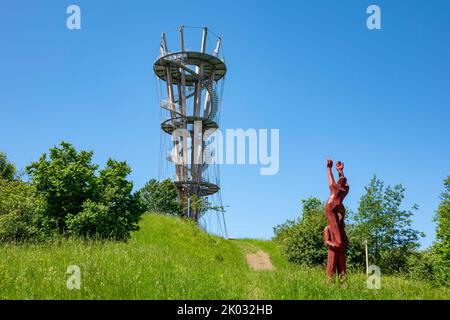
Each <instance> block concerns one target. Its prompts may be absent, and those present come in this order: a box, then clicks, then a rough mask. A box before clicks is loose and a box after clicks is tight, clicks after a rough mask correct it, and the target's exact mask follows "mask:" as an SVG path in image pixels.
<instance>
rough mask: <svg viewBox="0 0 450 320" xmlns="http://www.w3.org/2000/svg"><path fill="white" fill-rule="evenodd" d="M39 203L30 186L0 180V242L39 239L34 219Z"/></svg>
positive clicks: (18, 182) (39, 200) (33, 189)
mask: <svg viewBox="0 0 450 320" xmlns="http://www.w3.org/2000/svg"><path fill="white" fill-rule="evenodd" d="M41 201H42V199H40V198H39V197H38V196H37V195H36V190H35V188H34V187H33V186H31V185H30V184H28V183H25V182H22V181H8V180H4V179H0V242H7V241H23V240H30V239H32V238H36V237H39V235H40V232H39V229H38V228H37V226H36V224H35V217H36V212H37V209H38V207H39V204H40V202H41Z"/></svg>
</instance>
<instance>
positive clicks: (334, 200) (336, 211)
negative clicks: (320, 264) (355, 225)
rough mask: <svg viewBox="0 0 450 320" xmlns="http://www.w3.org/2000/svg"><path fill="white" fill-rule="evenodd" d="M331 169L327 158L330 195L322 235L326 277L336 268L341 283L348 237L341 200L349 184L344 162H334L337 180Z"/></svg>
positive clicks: (344, 268)
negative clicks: (326, 250) (326, 257)
mask: <svg viewBox="0 0 450 320" xmlns="http://www.w3.org/2000/svg"><path fill="white" fill-rule="evenodd" d="M332 169H333V161H332V160H330V159H328V160H327V170H328V185H329V187H330V197H329V198H328V201H327V203H326V205H325V215H326V217H327V220H328V225H327V226H326V227H325V229H324V231H323V237H324V242H325V245H326V246H327V248H328V260H327V277H328V279H329V280H331V279H332V277H333V275H334V273H335V272H336V269H337V272H338V275H339V278H340V280H341V283H343V281H344V278H345V272H346V269H347V263H346V257H345V249H346V248H347V247H348V239H347V234H346V233H345V223H344V219H345V208H344V205H343V204H342V201H343V200H344V198H345V197H346V196H347V194H348V190H349V186H348V184H347V178H346V177H345V176H344V163H342V162H340V161H338V162H337V163H336V170H337V171H338V173H339V179H338V181H337V182H335V181H334V177H333V171H332Z"/></svg>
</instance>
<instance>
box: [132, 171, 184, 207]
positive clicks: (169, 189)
mask: <svg viewBox="0 0 450 320" xmlns="http://www.w3.org/2000/svg"><path fill="white" fill-rule="evenodd" d="M139 198H140V202H141V205H142V206H143V208H144V209H145V211H148V212H157V213H165V214H170V215H180V214H181V213H182V211H183V208H182V207H181V205H180V204H179V201H178V189H177V187H176V186H175V184H174V183H173V182H172V181H171V180H170V179H166V180H163V181H161V182H159V181H158V180H156V179H152V180H150V181H149V182H147V183H146V184H145V186H144V187H142V189H141V190H139Z"/></svg>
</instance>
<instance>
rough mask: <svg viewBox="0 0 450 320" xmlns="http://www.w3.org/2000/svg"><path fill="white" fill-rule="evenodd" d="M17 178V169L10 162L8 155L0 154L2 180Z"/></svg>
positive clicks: (0, 175) (0, 177)
mask: <svg viewBox="0 0 450 320" xmlns="http://www.w3.org/2000/svg"><path fill="white" fill-rule="evenodd" d="M15 177H16V167H15V166H14V164H13V163H11V162H9V161H8V158H7V157H6V154H4V153H3V152H0V179H4V180H10V181H11V180H14V178H15Z"/></svg>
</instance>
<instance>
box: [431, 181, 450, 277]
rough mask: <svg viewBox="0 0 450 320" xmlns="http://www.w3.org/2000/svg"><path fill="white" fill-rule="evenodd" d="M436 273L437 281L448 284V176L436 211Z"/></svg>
mask: <svg viewBox="0 0 450 320" xmlns="http://www.w3.org/2000/svg"><path fill="white" fill-rule="evenodd" d="M435 220H436V222H437V229H436V240H437V242H436V243H435V244H434V246H433V252H434V253H435V255H436V265H435V267H436V273H437V277H438V279H439V281H441V282H443V283H444V284H447V285H448V284H450V176H448V177H447V178H446V179H445V180H444V192H443V193H442V195H441V203H440V204H439V207H438V209H437V212H436V217H435Z"/></svg>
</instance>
